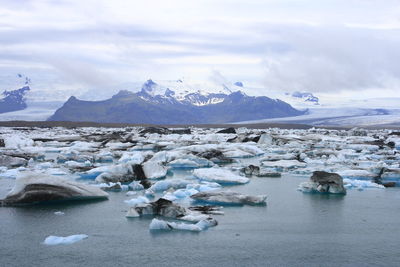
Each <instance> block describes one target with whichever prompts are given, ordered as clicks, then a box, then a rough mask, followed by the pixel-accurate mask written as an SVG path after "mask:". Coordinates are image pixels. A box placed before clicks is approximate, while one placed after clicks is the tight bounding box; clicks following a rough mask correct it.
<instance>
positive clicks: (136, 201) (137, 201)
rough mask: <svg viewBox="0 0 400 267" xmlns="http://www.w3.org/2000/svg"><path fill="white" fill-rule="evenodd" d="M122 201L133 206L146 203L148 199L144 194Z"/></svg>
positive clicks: (148, 201)
mask: <svg viewBox="0 0 400 267" xmlns="http://www.w3.org/2000/svg"><path fill="white" fill-rule="evenodd" d="M124 202H125V203H126V204H128V205H129V206H131V207H134V206H137V205H139V204H147V203H150V200H149V199H148V198H147V197H145V196H140V197H137V198H132V199H129V200H124Z"/></svg>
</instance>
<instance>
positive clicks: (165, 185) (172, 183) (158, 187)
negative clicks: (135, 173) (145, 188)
mask: <svg viewBox="0 0 400 267" xmlns="http://www.w3.org/2000/svg"><path fill="white" fill-rule="evenodd" d="M188 184H190V181H187V180H182V179H167V180H163V181H158V182H156V183H155V184H153V185H152V186H151V187H150V189H151V190H153V191H154V192H162V191H165V190H168V189H170V188H174V189H179V188H186V186H187V185H188Z"/></svg>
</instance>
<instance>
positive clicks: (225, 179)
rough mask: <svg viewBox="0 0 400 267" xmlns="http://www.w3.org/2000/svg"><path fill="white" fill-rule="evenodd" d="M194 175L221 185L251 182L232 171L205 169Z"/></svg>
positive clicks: (198, 170) (195, 171) (197, 171)
mask: <svg viewBox="0 0 400 267" xmlns="http://www.w3.org/2000/svg"><path fill="white" fill-rule="evenodd" d="M193 175H194V176H195V177H196V178H197V179H200V180H205V181H210V182H216V183H219V184H245V183H248V182H249V181H250V180H249V179H248V178H246V177H242V176H239V175H237V174H234V173H233V172H231V171H230V170H226V169H220V168H203V169H196V170H194V171H193Z"/></svg>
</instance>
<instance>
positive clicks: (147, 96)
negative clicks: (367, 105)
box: [49, 80, 304, 124]
mask: <svg viewBox="0 0 400 267" xmlns="http://www.w3.org/2000/svg"><path fill="white" fill-rule="evenodd" d="M239 85H243V84H241V83H240V84H239ZM195 88H196V90H195V91H193V90H191V89H193V87H190V86H188V87H185V83H184V82H183V81H182V80H178V81H175V82H170V83H169V85H168V83H167V85H166V83H163V85H159V84H158V83H156V82H154V81H152V80H148V81H146V82H145V83H144V84H143V85H142V87H141V90H140V91H139V92H136V93H134V92H131V91H127V90H124V91H120V92H119V93H118V94H116V95H114V96H113V97H111V98H110V99H107V100H104V101H82V100H78V99H77V98H76V97H71V98H70V99H69V100H68V101H67V102H66V103H65V104H64V105H63V106H62V107H61V108H60V109H58V110H57V111H56V112H55V113H54V115H53V116H51V117H50V118H49V120H53V121H54V120H59V121H61V120H62V121H95V122H126V123H154V124H191V123H227V122H235V121H241V120H249V119H257V118H258V119H262V118H277V117H286V116H296V115H301V114H303V113H304V112H302V111H299V110H296V109H294V108H293V107H292V106H290V105H289V104H287V103H285V102H283V101H280V100H277V99H271V98H268V97H265V96H260V97H253V96H248V95H246V94H245V93H243V92H242V91H239V90H235V91H233V90H232V89H236V88H241V86H238V85H231V86H230V87H228V86H226V85H225V84H221V86H220V87H215V86H214V87H210V88H208V87H207V86H204V87H199V86H198V85H197V86H195Z"/></svg>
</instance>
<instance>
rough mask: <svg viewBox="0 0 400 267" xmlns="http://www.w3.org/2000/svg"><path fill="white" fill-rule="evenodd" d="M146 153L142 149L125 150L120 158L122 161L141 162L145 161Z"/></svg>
mask: <svg viewBox="0 0 400 267" xmlns="http://www.w3.org/2000/svg"><path fill="white" fill-rule="evenodd" d="M143 155H144V154H143V153H142V152H141V151H125V152H124V153H123V154H122V156H121V158H120V159H119V160H118V162H120V163H127V162H129V163H131V164H141V163H142V162H143V161H144V156H143Z"/></svg>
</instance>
